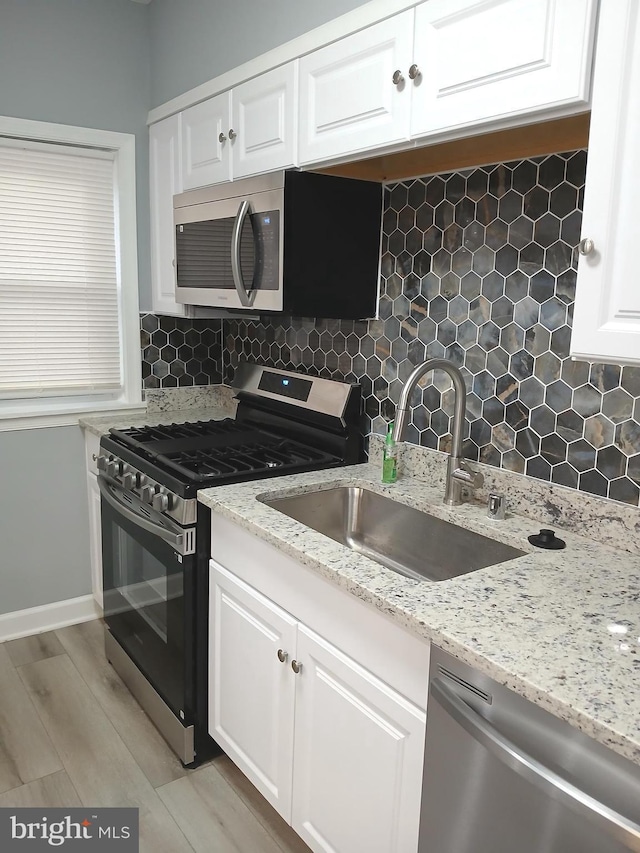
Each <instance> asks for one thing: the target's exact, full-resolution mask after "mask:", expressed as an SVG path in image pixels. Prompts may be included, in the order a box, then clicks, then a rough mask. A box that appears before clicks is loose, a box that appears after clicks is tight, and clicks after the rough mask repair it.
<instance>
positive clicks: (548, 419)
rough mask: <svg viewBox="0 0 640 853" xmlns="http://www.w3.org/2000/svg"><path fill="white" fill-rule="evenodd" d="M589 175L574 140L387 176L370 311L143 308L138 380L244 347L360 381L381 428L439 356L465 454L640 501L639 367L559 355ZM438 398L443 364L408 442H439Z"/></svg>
mask: <svg viewBox="0 0 640 853" xmlns="http://www.w3.org/2000/svg"><path fill="white" fill-rule="evenodd" d="M585 170H586V152H584V151H575V152H568V153H562V154H553V155H550V156H546V157H534V158H531V159H527V160H522V161H517V162H511V163H502V164H494V165H490V166H486V167H482V168H476V169H468V170H465V171H462V172H457V173H447V174H442V175H434V176H430V177H425V178H419V179H415V180H412V181H407V182H403V183H398V184H392V185H388V186H387V187H386V188H385V194H384V198H385V211H384V216H383V235H382V256H381V281H380V294H381V298H380V303H379V315H378V319H376V320H370V321H359V322H351V321H350V322H341V321H338V320H321V319H300V318H283V317H281V316H278V317H274V318H273V319H269V318H267V317H265V316H263V317H261V318H259V319H258V318H256V319H255V320H246V319H225V320H224V321H222V322H220V321H217V322H215V323H213V324H208V323H207V322H206V321H198V322H197V323H196V322H193V321H186V320H185V321H182V320H175V319H172V318H155V317H153V316H152V315H145V316H144V317H143V321H142V335H143V341H142V346H143V371H144V376H145V379H144V382H145V387H168V386H171V385H180V384H202V383H204V382H207V383H208V382H213V381H220V380H216V379H214V378H209V377H217V376H218V375H219V370H220V352H221V350H222V351H223V354H224V372H223V379H224V381H225V382H229V381H230V380H231V379H232V377H233V374H234V372H235V369H236V367H237V365H238V363H239V361H240V359H243V358H248V359H253V360H254V361H258V362H259V363H262V364H267V365H270V366H273V367H281V368H291V369H299V370H303V371H308V372H309V373H314V374H316V375H320V376H325V377H328V378H337V379H346V380H348V381H358V382H360V383H361V384H362V388H363V394H364V398H365V413H366V414H365V418H366V425H365V428H366V429H367V430H368V431H373V432H376V433H383V432H385V430H386V423H387V421H388V420H389V419H391V418H393V416H394V411H395V406H396V404H397V402H398V399H399V396H400V391H401V389H402V385H403V383H404V382H405V381H406V379H407V377H408V375H409V373H410V372H411V370H412V369H413V368H414V366H415V365H416V364H418V363H420V362H421V361H422V360H423V359H424V358H426V357H436V356H437V357H444V358H449V359H451V361H453V362H454V363H455V364H456V365H458V366H459V367H460V369H461V371H462V374H463V376H464V379H465V383H466V386H467V390H468V395H467V423H466V425H465V445H464V446H465V453H466V454H467V455H468V456H469V458H472V459H480V460H481V461H483V462H486V463H488V464H490V465H494V466H498V467H503V468H506V469H508V470H510V471H517V472H519V473H525V474H526V475H527V476H531V477H535V478H537V479H540V480H545V481H550V482H552V483H557V484H561V485H564V486H569V487H571V488H578V489H582V490H584V491H587V492H591V493H593V494H596V495H603V496H606V497H609V498H611V499H613V500H617V501H624V502H626V503H630V504H634V505H638V501H639V496H640V368H636V367H624V368H622V367H620V366H615V365H604V364H587V363H585V362H574V361H572V360H571V359H570V358H569V346H570V339H571V322H572V316H573V301H574V297H575V288H576V252H575V248H576V245H577V243H578V241H579V239H580V226H581V219H582V211H581V209H580V204H581V199H582V194H583V188H584V176H585ZM336 275H339V270H336ZM345 286H348V282H345ZM207 332H209V333H210V334H207ZM449 397H450V383H449V380H448V378H447V377H446V376H444V375H442V376H434V377H429V378H428V381H427V382H425V383H424V385H423V387H421V388H419V389H418V391H417V393H416V394H415V396H414V398H413V399H412V401H411V405H412V407H413V411H412V419H411V423H410V425H409V429H408V432H407V437H408V439H409V440H410V441H414V442H416V443H420V444H422V445H423V446H425V447H430V448H439V449H446V448H447V447H448V445H449V444H450V441H451V434H450V429H451V412H452V410H451V400H450V399H449Z"/></svg>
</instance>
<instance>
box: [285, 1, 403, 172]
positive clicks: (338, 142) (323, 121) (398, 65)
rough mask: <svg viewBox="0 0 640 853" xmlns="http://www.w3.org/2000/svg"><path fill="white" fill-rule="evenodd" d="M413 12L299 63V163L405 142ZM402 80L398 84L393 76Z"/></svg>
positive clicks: (325, 48) (309, 56) (331, 46)
mask: <svg viewBox="0 0 640 853" xmlns="http://www.w3.org/2000/svg"><path fill="white" fill-rule="evenodd" d="M413 15H414V13H413V9H411V10H409V11H407V12H403V13H402V14H400V15H396V16H395V17H393V18H390V19H389V20H386V21H382V22H381V23H379V24H375V25H374V26H372V27H367V29H365V30H362V31H361V32H359V33H355V34H354V35H351V36H348V37H347V38H344V39H341V40H340V41H337V42H335V43H334V44H331V45H328V46H327V47H324V48H321V49H320V50H316V51H314V52H313V53H310V54H309V55H307V56H303V57H302V58H301V59H300V114H299V119H300V135H299V138H300V145H299V155H300V162H301V163H302V164H304V163H313V162H315V161H320V160H325V159H331V158H337V157H341V156H343V155H347V154H352V153H357V152H362V151H366V150H367V149H372V148H377V147H380V146H383V145H389V144H392V143H395V142H400V141H403V140H406V139H408V137H409V124H410V110H411V92H410V87H409V86H408V82H409V81H408V80H407V79H406V78H407V69H408V67H409V64H410V57H411V52H412V44H413ZM396 71H400V72H401V75H402V77H403V78H405V79H404V80H403V81H402V82H400V83H398V84H397V85H396V84H395V83H394V82H393V76H394V72H396Z"/></svg>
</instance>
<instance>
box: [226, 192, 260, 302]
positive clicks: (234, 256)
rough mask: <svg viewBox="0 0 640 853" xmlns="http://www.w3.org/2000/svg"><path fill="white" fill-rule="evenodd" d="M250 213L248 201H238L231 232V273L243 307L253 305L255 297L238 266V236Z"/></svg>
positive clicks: (240, 234)
mask: <svg viewBox="0 0 640 853" xmlns="http://www.w3.org/2000/svg"><path fill="white" fill-rule="evenodd" d="M250 213H251V205H250V203H249V202H248V201H247V200H246V199H244V201H241V202H240V207H239V208H238V213H237V214H236V218H235V222H234V223H233V233H232V234H231V275H232V276H233V283H234V284H235V286H236V291H237V292H238V298H239V299H240V303H241V305H242V306H243V307H244V308H250V307H251V306H252V305H253V300H254V299H255V298H256V292H255V290H254V291H252V292H251V293H250V292H249V291H248V290H247V286H246V285H245V283H244V279H243V277H242V269H241V267H240V238H241V236H242V226H243V225H244V221H245V219H246V218H247V216H248V215H249V214H250Z"/></svg>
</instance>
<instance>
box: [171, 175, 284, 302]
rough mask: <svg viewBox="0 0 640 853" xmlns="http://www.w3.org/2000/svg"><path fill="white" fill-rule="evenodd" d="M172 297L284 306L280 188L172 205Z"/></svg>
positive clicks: (189, 299) (186, 300)
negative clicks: (174, 278)
mask: <svg viewBox="0 0 640 853" xmlns="http://www.w3.org/2000/svg"><path fill="white" fill-rule="evenodd" d="M174 222H175V226H176V301H177V302H180V303H183V304H186V305H203V306H208V307H215V308H237V309H242V310H245V311H247V310H256V311H281V310H282V304H283V303H282V256H283V233H282V191H281V190H280V191H275V190H272V191H268V192H261V193H255V194H252V195H248V196H246V197H237V198H231V199H220V200H218V201H214V202H207V203H201V204H193V205H188V206H185V207H179V208H176V209H175V211H174Z"/></svg>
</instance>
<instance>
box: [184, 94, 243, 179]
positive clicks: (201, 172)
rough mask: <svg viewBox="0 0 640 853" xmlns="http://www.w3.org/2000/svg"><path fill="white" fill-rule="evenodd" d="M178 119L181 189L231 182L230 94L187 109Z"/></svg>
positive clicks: (218, 96)
mask: <svg viewBox="0 0 640 853" xmlns="http://www.w3.org/2000/svg"><path fill="white" fill-rule="evenodd" d="M181 117H182V186H183V189H185V190H192V189H195V188H197V187H206V186H208V185H209V184H216V183H220V182H221V181H229V180H231V155H230V153H229V144H230V143H229V129H230V127H231V125H230V119H231V92H224V93H223V94H222V95H216V97H215V98H209V100H208V101H203V102H202V103H200V104H196V105H195V106H193V107H189V109H187V110H185V111H184V112H183V113H182V114H181Z"/></svg>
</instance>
